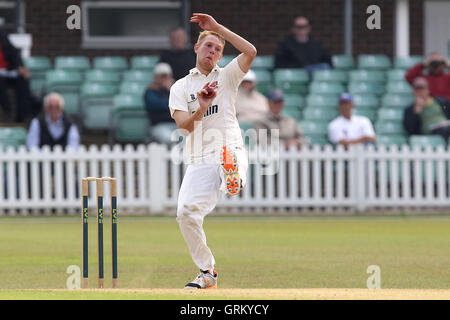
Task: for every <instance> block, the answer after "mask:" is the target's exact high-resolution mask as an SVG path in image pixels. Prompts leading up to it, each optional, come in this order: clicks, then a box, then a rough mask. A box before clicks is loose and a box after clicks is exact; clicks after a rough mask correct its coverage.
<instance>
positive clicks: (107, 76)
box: [85, 69, 120, 85]
mask: <svg viewBox="0 0 450 320" xmlns="http://www.w3.org/2000/svg"><path fill="white" fill-rule="evenodd" d="M85 80H86V81H87V82H105V83H113V84H116V85H118V84H119V82H120V72H117V71H109V70H101V69H93V70H88V71H87V72H86V73H85Z"/></svg>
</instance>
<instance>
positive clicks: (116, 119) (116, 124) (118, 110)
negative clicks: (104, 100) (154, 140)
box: [109, 94, 151, 143]
mask: <svg viewBox="0 0 450 320" xmlns="http://www.w3.org/2000/svg"><path fill="white" fill-rule="evenodd" d="M113 105H114V106H113V111H112V117H111V124H110V131H109V139H110V143H113V142H115V141H120V142H125V141H127V142H147V141H148V140H149V139H150V137H151V124H150V121H149V119H148V115H147V111H146V110H145V108H144V101H143V99H142V96H137V95H127V94H120V95H116V96H115V97H114V100H113Z"/></svg>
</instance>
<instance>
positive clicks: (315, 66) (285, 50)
mask: <svg viewBox="0 0 450 320" xmlns="http://www.w3.org/2000/svg"><path fill="white" fill-rule="evenodd" d="M310 32H311V26H310V25H309V21H308V19H306V18H305V17H297V18H296V19H295V20H294V25H293V26H292V34H291V35H290V36H288V37H287V38H286V39H285V40H284V41H283V42H282V43H281V44H280V45H279V46H278V49H277V51H276V53H275V68H305V69H306V71H308V73H309V74H310V76H311V74H312V72H313V71H314V70H323V69H330V66H331V56H330V54H329V53H328V51H327V50H325V49H324V48H323V47H322V45H321V44H320V43H319V42H317V41H314V40H313V39H311V38H310V37H309V33H310Z"/></svg>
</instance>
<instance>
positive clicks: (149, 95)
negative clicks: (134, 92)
mask: <svg viewBox="0 0 450 320" xmlns="http://www.w3.org/2000/svg"><path fill="white" fill-rule="evenodd" d="M153 77H154V80H153V83H152V84H150V86H149V87H148V89H147V90H146V91H145V94H144V101H145V108H146V109H147V114H148V116H149V119H150V123H151V124H152V136H153V138H154V139H155V140H156V141H158V142H161V143H170V142H171V141H170V134H171V132H172V131H173V130H175V129H176V124H175V122H174V121H173V119H172V117H171V116H170V112H169V93H170V87H171V86H172V85H173V82H174V80H173V78H172V68H171V67H170V65H169V64H167V63H165V62H160V63H158V64H157V65H156V66H155V68H154V69H153Z"/></svg>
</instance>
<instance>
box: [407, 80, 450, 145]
mask: <svg viewBox="0 0 450 320" xmlns="http://www.w3.org/2000/svg"><path fill="white" fill-rule="evenodd" d="M413 94H414V104H413V105H412V106H409V107H408V108H406V109H405V111H404V114H403V126H404V128H405V131H406V132H407V133H408V134H410V135H413V134H438V135H440V136H442V137H443V138H444V139H445V141H446V142H447V143H448V139H449V137H450V120H449V119H450V103H449V102H448V100H446V99H444V98H441V97H432V96H431V95H430V90H429V82H428V81H427V79H425V78H423V77H419V78H416V79H414V82H413Z"/></svg>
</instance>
